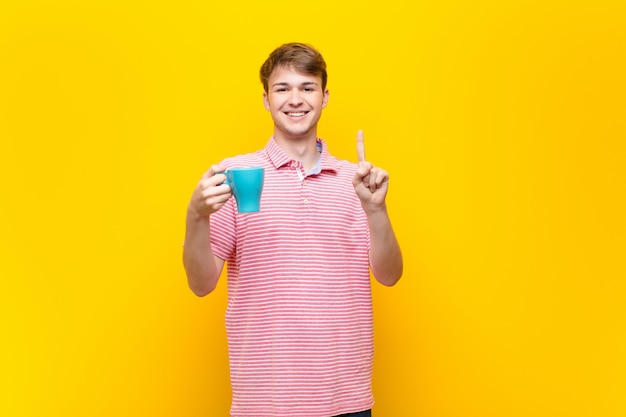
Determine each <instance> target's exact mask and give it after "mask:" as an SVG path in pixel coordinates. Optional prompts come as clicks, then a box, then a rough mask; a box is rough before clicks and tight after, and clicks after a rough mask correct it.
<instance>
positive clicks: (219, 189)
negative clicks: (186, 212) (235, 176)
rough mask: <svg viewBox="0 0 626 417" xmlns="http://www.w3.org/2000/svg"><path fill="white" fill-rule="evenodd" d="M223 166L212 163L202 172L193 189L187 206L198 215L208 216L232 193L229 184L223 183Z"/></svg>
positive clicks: (224, 178)
mask: <svg viewBox="0 0 626 417" xmlns="http://www.w3.org/2000/svg"><path fill="white" fill-rule="evenodd" d="M223 171H224V169H223V167H222V166H220V165H213V166H211V168H209V170H208V171H207V172H205V173H204V175H203V176H202V179H201V180H200V182H199V183H198V185H197V186H196V189H195V190H194V192H193V194H192V196H191V201H190V202H189V208H190V209H191V210H193V211H194V212H195V213H196V214H198V215H200V216H210V215H211V214H213V213H215V212H216V211H217V210H219V209H220V208H222V206H223V205H224V204H225V203H226V201H228V199H229V198H230V197H231V196H232V195H233V194H232V191H231V188H230V186H228V185H226V184H224V181H225V180H226V176H225V175H224V174H223Z"/></svg>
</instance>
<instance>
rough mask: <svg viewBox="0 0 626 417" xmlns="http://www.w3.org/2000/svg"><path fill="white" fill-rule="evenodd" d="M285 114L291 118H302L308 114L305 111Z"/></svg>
mask: <svg viewBox="0 0 626 417" xmlns="http://www.w3.org/2000/svg"><path fill="white" fill-rule="evenodd" d="M285 114H286V115H287V116H289V117H302V116H304V115H306V114H307V112H305V111H288V112H285Z"/></svg>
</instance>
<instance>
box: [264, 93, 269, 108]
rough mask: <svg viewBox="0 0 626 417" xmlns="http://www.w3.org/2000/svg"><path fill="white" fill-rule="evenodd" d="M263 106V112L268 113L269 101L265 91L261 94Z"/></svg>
mask: <svg viewBox="0 0 626 417" xmlns="http://www.w3.org/2000/svg"><path fill="white" fill-rule="evenodd" d="M263 105H264V106H265V110H268V111H269V109H270V99H269V97H268V96H267V93H266V92H265V91H264V92H263Z"/></svg>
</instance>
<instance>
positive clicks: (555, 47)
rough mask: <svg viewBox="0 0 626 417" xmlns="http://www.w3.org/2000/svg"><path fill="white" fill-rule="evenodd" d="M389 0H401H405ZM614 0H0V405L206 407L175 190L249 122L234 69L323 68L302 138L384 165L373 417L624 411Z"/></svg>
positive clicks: (214, 404) (252, 104)
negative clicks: (321, 102)
mask: <svg viewBox="0 0 626 417" xmlns="http://www.w3.org/2000/svg"><path fill="white" fill-rule="evenodd" d="M409 4H411V5H409ZM625 21H626V3H624V2H623V1H617V0H615V1H602V0H601V1H594V2H571V1H547V2H546V1H541V2H540V1H512V2H496V1H486V0H478V1H450V0H443V1H439V2H405V1H399V0H390V1H386V2H384V4H375V3H374V4H372V3H368V2H352V1H349V2H336V1H332V2H331V1H326V0H321V1H318V2H309V3H303V4H294V3H289V4H279V3H263V4H257V2H250V4H240V3H232V2H231V3H227V2H224V3H218V4H213V3H212V2H206V1H178V2H158V1H157V2H154V1H134V0H130V1H120V0H112V1H93V2H84V1H67V0H61V1H44V0H32V1H20V2H17V1H15V2H2V3H1V4H0V181H1V184H0V244H1V248H0V253H1V256H2V259H1V262H0V277H1V280H0V285H1V287H0V294H1V295H0V297H1V299H0V317H2V329H1V334H2V356H1V358H2V359H1V361H0V374H1V381H2V382H1V383H2V387H0V388H1V389H0V415H2V416H7V417H9V416H10V417H22V416H46V417H52V416H92V417H96V416H118V417H123V416H133V417H135V416H153V417H154V416H163V417H166V416H183V417H193V416H197V417H200V416H226V415H227V414H228V408H229V402H230V390H229V389H230V388H229V380H228V363H227V353H226V337H225V331H224V319H223V315H224V309H225V299H226V293H225V285H224V283H225V281H224V280H222V282H221V284H220V286H219V288H218V289H217V291H216V292H215V293H213V294H211V295H209V296H208V297H206V298H202V299H199V298H196V297H195V296H193V294H192V293H191V292H190V291H189V290H188V289H187V287H186V282H185V277H184V271H183V268H182V263H181V253H182V252H181V251H182V247H181V244H182V240H183V234H184V216H185V208H186V205H187V202H188V199H189V197H190V195H191V192H192V190H193V188H194V186H195V184H196V182H197V181H198V179H199V177H200V176H201V175H202V173H203V172H204V171H205V170H206V169H207V168H208V166H209V165H211V164H212V163H215V162H217V161H219V160H220V159H222V158H224V157H226V156H230V155H234V154H238V153H241V152H249V151H253V150H256V149H258V148H260V147H262V146H264V144H265V142H266V141H267V139H268V138H269V135H270V134H271V123H270V117H269V114H268V113H267V112H266V111H265V110H264V108H263V105H262V87H261V85H260V82H259V81H258V75H257V73H258V68H259V66H260V65H261V63H262V62H263V60H264V59H265V57H266V56H267V54H268V53H269V52H270V51H271V50H272V49H273V48H274V47H276V46H278V45H279V44H281V43H283V42H288V41H304V42H310V43H312V44H313V45H315V46H317V47H318V48H319V49H320V50H321V51H322V52H323V53H324V55H325V57H326V59H327V61H328V65H329V76H330V78H329V89H330V91H331V98H330V102H329V106H328V108H327V109H326V110H325V113H324V115H323V116H322V120H321V125H320V135H321V136H322V137H324V138H325V139H326V140H327V141H328V142H329V143H330V146H331V151H332V152H334V153H335V154H337V155H338V156H340V157H342V158H345V159H351V160H356V154H355V149H354V141H355V135H356V132H357V130H358V129H363V130H364V131H365V139H366V146H367V155H368V158H369V159H370V160H371V161H372V162H373V163H375V164H377V165H379V166H382V167H384V168H386V169H387V170H388V171H389V172H390V175H391V182H390V185H391V189H390V195H389V207H390V212H391V215H392V217H393V222H394V225H395V228H396V230H397V234H398V236H399V239H400V241H401V245H402V247H403V251H404V255H405V258H406V267H405V275H404V277H403V279H402V281H401V282H400V283H399V284H398V285H397V286H396V287H393V288H383V287H381V286H379V285H374V302H375V307H374V308H375V331H376V362H375V379H374V389H375V396H376V401H377V403H376V406H375V409H374V411H375V415H376V416H377V417H396V416H423V417H470V416H476V417H503V416H506V417H516V416H519V417H522V416H524V417H527V416H533V417H543V416H546V417H548V416H549V417H554V416H568V417H582V416H589V417H600V416H601V417H622V416H624V415H626V396H624V393H625V392H626V376H625V375H626V359H625V358H626V355H625V352H626V307H625V305H626V285H625V284H624V278H625V277H626V265H625V261H624V252H625V249H626V242H625V240H626V218H625V213H626V204H625V200H626V198H625V193H624V192H625V184H626V181H625V180H626V169H625V168H624V166H625V164H626V152H625V151H626V149H625V148H626V147H625V144H624V140H625V137H626V122H625V120H626V117H625V113H626V112H625V111H626V105H625V103H626V101H625V100H624V97H626V78H625V74H626V50H625V47H624V45H626V25H624V22H625Z"/></svg>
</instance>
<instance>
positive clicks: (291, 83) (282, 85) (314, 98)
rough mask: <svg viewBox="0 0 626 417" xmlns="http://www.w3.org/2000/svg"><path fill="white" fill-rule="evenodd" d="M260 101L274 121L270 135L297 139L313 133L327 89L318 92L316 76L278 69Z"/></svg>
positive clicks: (319, 83)
mask: <svg viewBox="0 0 626 417" xmlns="http://www.w3.org/2000/svg"><path fill="white" fill-rule="evenodd" d="M263 101H264V103H265V108H266V109H267V110H269V111H270V112H271V114H272V119H274V135H275V136H276V135H282V136H283V137H286V138H291V139H300V138H303V137H307V135H309V134H313V135H315V134H317V130H316V127H317V122H318V120H319V119H320V116H321V115H322V109H323V108H324V107H326V103H327V102H328V90H322V78H321V77H319V76H314V75H309V74H303V73H301V72H298V71H296V70H294V69H292V68H289V67H279V68H277V69H275V70H274V72H273V73H272V75H271V76H270V78H269V80H268V92H267V93H263Z"/></svg>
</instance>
